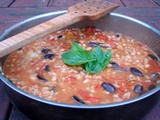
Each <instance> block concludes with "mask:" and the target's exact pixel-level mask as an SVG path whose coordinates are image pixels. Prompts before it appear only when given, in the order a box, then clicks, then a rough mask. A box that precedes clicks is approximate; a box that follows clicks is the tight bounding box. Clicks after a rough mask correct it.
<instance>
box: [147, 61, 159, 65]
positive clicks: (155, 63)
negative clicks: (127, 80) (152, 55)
mask: <svg viewBox="0 0 160 120" xmlns="http://www.w3.org/2000/svg"><path fill="white" fill-rule="evenodd" d="M149 63H150V64H151V65H153V66H158V62H157V61H155V60H150V61H149Z"/></svg>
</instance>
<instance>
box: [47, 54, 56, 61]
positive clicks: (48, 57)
mask: <svg viewBox="0 0 160 120" xmlns="http://www.w3.org/2000/svg"><path fill="white" fill-rule="evenodd" d="M54 56H55V54H46V55H45V56H44V58H45V59H50V60H52V59H53V58H54Z"/></svg>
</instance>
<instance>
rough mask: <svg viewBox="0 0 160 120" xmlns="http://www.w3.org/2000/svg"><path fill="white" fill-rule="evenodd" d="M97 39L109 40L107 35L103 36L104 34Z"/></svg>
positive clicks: (97, 35) (98, 35)
mask: <svg viewBox="0 0 160 120" xmlns="http://www.w3.org/2000/svg"><path fill="white" fill-rule="evenodd" d="M96 37H97V38H99V39H102V40H109V39H108V36H107V35H103V34H100V33H99V34H96Z"/></svg>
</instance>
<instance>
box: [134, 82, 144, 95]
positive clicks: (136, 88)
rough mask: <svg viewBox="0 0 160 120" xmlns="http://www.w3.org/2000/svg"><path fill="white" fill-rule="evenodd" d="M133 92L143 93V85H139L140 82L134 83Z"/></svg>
mask: <svg viewBox="0 0 160 120" xmlns="http://www.w3.org/2000/svg"><path fill="white" fill-rule="evenodd" d="M134 92H135V93H136V94H141V93H143V86H142V85H140V84H138V85H136V86H135V87H134Z"/></svg>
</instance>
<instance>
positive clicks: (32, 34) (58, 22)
mask: <svg viewBox="0 0 160 120" xmlns="http://www.w3.org/2000/svg"><path fill="white" fill-rule="evenodd" d="M82 19H83V17H82V16H81V15H80V14H75V13H74V12H68V13H66V14H63V15H61V16H58V17H56V18H54V19H51V20H48V21H46V22H44V23H42V24H39V25H37V26H35V27H32V28H30V29H28V30H25V31H24V32H21V33H19V34H17V35H15V36H13V37H10V38H8V39H6V40H4V41H2V42H0V57H2V56H4V55H7V54H8V53H10V52H12V51H14V50H16V49H18V48H21V47H23V46H24V45H26V44H28V43H31V42H33V41H34V40H35V39H39V38H41V37H44V36H45V35H47V34H49V33H51V32H54V31H56V30H59V29H61V28H64V27H66V26H68V25H71V24H74V23H76V22H78V21H81V20H82Z"/></svg>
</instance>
